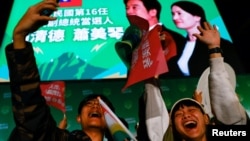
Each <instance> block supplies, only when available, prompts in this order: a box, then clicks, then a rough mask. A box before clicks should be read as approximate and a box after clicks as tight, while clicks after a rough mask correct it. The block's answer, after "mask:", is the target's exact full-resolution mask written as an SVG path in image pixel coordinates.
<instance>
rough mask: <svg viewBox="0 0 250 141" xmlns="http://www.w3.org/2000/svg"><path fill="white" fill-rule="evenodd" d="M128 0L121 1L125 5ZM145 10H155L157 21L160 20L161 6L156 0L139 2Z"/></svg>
mask: <svg viewBox="0 0 250 141" xmlns="http://www.w3.org/2000/svg"><path fill="white" fill-rule="evenodd" d="M128 1H129V0H123V3H124V4H125V5H126V4H127V2H128ZM140 1H141V2H142V3H143V5H144V6H145V8H146V9H147V10H148V11H149V10H152V9H156V11H157V19H158V20H160V15H161V9H162V8H161V4H160V2H159V1H158V0H140Z"/></svg>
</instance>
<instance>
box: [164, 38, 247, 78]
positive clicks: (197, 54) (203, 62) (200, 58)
mask: <svg viewBox="0 0 250 141" xmlns="http://www.w3.org/2000/svg"><path fill="white" fill-rule="evenodd" d="M186 41H187V40H186ZM186 41H185V42H183V41H181V42H180V43H179V45H178V46H177V56H175V57H173V58H172V59H171V60H169V62H168V67H169V72H168V73H167V76H169V77H174V78H176V77H183V76H184V75H183V74H182V72H181V71H180V69H179V67H178V65H177V61H178V59H179V58H180V57H181V55H182V52H183V50H184V46H185V43H186ZM181 44H182V45H181ZM221 49H222V50H223V54H222V55H223V57H224V61H225V62H226V63H228V64H229V65H230V66H231V67H232V68H233V69H234V71H235V73H236V74H241V73H245V68H244V67H243V64H242V62H241V61H240V58H239V56H238V54H237V52H236V49H235V48H234V46H233V44H232V43H231V42H230V41H228V40H226V39H223V38H221ZM208 58H209V54H208V48H207V45H205V44H203V43H202V42H200V41H199V40H197V41H196V44H195V48H194V51H193V53H192V55H191V57H190V60H189V62H188V66H189V71H190V76H191V77H200V76H201V74H202V73H203V71H204V70H205V69H206V68H207V67H209V61H208V60H209V59H208Z"/></svg>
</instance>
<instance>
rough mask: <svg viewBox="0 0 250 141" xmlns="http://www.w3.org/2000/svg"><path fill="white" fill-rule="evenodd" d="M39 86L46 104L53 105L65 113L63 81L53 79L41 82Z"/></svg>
mask: <svg viewBox="0 0 250 141" xmlns="http://www.w3.org/2000/svg"><path fill="white" fill-rule="evenodd" d="M40 88H41V91H42V95H43V96H44V98H45V100H46V102H47V104H48V105H50V106H53V107H55V108H57V109H59V110H61V111H62V112H63V113H65V110H66V108H65V96H64V95H65V94H64V93H65V83H64V81H54V82H47V83H41V84H40Z"/></svg>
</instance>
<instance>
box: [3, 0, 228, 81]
mask: <svg viewBox="0 0 250 141" xmlns="http://www.w3.org/2000/svg"><path fill="white" fill-rule="evenodd" d="M39 1H40V0H28V1H21V0H18V1H14V2H13V5H12V8H11V12H10V16H9V18H8V21H7V27H6V30H5V31H4V36H3V40H2V43H1V47H0V81H1V82H8V81H9V74H8V68H7V63H6V57H5V52H4V50H5V47H6V45H8V44H9V43H11V42H12V32H13V29H14V27H15V25H16V24H17V22H18V20H19V19H20V18H21V16H22V15H23V14H24V13H25V12H26V10H27V9H28V8H29V7H30V6H31V5H34V4H35V3H37V2H39ZM61 1H62V2H60V5H61V7H60V8H59V9H58V11H56V12H55V13H54V14H53V16H55V17H57V20H56V21H53V22H49V23H48V25H46V26H43V27H42V28H40V29H39V30H37V31H36V32H34V33H32V34H29V35H28V36H27V38H26V40H27V41H29V42H31V43H32V44H33V49H34V51H35V57H36V61H37V65H38V68H39V72H40V75H41V79H42V80H44V81H51V80H90V79H115V78H126V74H127V68H126V66H125V65H124V63H123V62H122V61H121V59H120V58H119V57H118V55H117V53H116V51H115V48H114V45H115V43H116V42H117V41H119V40H121V38H122V36H123V34H124V31H125V29H126V27H128V26H129V22H128V20H127V18H126V15H125V6H124V3H123V0H108V1H104V0H71V1H69V2H67V1H65V0H61ZM159 1H160V3H161V5H162V11H161V18H160V21H161V22H162V23H163V24H164V25H166V26H167V27H168V28H169V29H171V30H173V31H176V32H178V33H180V34H181V35H182V36H184V37H185V36H186V32H185V31H184V30H180V29H178V28H177V27H176V26H175V24H174V22H173V21H172V14H171V8H170V5H171V3H173V2H175V1H176V0H167V1H166V0H159ZM193 2H195V3H198V4H199V5H200V6H201V7H203V8H204V10H205V11H206V17H207V20H208V21H209V22H210V23H212V24H216V25H217V26H218V27H219V30H220V33H221V36H222V37H223V38H225V39H227V40H229V41H232V40H231V38H230V35H229V33H228V31H227V28H226V27H225V25H224V22H223V20H222V17H221V16H220V14H219V11H218V9H217V8H216V5H215V3H214V1H212V0H211V1H204V0H193ZM24 57H25V56H24Z"/></svg>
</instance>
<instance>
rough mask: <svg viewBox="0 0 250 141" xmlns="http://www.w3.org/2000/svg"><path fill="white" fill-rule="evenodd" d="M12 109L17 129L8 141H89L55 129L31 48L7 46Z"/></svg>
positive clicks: (81, 136) (79, 134)
mask: <svg viewBox="0 0 250 141" xmlns="http://www.w3.org/2000/svg"><path fill="white" fill-rule="evenodd" d="M6 58H7V63H8V67H9V76H10V89H11V93H12V106H13V107H12V109H13V115H14V121H15V124H16V127H15V128H14V129H13V131H12V133H11V135H10V137H9V141H91V139H90V138H89V137H88V136H87V135H86V134H85V133H83V132H82V131H80V130H76V131H73V132H71V133H70V132H69V131H67V130H62V129H59V128H58V127H57V124H56V122H55V120H54V119H53V117H52V115H51V113H50V108H49V106H48V105H47V104H46V101H45V99H44V97H43V96H42V95H41V90H40V76H39V72H38V68H37V65H36V61H35V56H34V51H33V48H32V45H31V44H30V43H27V47H26V48H24V49H19V50H14V49H13V44H9V45H8V46H7V47H6Z"/></svg>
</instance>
